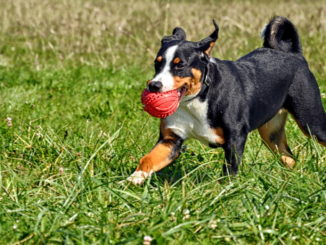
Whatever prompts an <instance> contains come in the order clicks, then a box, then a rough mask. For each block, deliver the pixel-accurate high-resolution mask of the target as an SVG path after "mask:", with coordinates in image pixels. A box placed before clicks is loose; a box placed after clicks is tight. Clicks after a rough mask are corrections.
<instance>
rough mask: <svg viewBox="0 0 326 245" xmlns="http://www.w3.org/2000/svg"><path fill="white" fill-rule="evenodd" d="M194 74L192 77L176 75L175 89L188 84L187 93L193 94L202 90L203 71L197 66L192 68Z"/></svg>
mask: <svg viewBox="0 0 326 245" xmlns="http://www.w3.org/2000/svg"><path fill="white" fill-rule="evenodd" d="M191 72H192V74H193V76H192V77H180V76H174V77H173V79H174V86H173V89H177V88H181V87H182V86H186V88H187V92H186V95H193V94H196V93H198V92H199V91H200V89H201V82H200V79H201V75H202V73H201V71H200V70H198V69H195V68H192V69H191Z"/></svg>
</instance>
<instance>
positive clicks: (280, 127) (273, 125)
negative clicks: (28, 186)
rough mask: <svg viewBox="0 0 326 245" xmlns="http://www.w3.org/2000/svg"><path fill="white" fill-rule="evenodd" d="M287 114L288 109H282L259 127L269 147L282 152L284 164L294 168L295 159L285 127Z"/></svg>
mask: <svg viewBox="0 0 326 245" xmlns="http://www.w3.org/2000/svg"><path fill="white" fill-rule="evenodd" d="M287 114H288V113H287V111H286V110H284V109H281V110H280V111H279V112H278V113H277V114H276V115H275V116H274V117H273V118H272V119H271V120H269V121H268V122H267V123H265V124H264V125H263V126H261V127H260V128H258V132H259V134H260V136H261V137H262V138H263V141H264V143H265V144H266V145H267V146H268V147H269V149H271V150H272V151H274V152H278V153H280V154H281V161H282V162H283V164H284V165H285V166H287V167H288V168H293V167H294V165H295V161H294V159H293V157H292V152H291V150H290V148H289V146H288V144H287V142H286V135H285V128H284V127H285V123H286V119H287Z"/></svg>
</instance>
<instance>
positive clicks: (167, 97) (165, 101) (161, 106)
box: [141, 89, 181, 118]
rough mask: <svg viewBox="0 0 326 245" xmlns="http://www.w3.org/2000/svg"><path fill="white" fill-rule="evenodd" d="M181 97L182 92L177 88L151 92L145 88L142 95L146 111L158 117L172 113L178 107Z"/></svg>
mask: <svg viewBox="0 0 326 245" xmlns="http://www.w3.org/2000/svg"><path fill="white" fill-rule="evenodd" d="M180 99H181V94H180V92H178V90H177V89H175V90H170V91H167V92H150V91H148V90H147V89H145V90H144V91H143V93H142V95H141V102H142V103H143V105H144V111H146V112H148V113H149V114H150V115H151V116H153V117H158V118H165V117H167V116H170V115H172V114H173V113H174V112H175V111H176V110H177V109H178V106H179V101H180Z"/></svg>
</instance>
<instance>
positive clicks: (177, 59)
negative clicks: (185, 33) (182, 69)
mask: <svg viewBox="0 0 326 245" xmlns="http://www.w3.org/2000/svg"><path fill="white" fill-rule="evenodd" d="M172 62H173V64H179V63H180V62H181V59H180V58H179V57H176V58H174V60H173V61H172Z"/></svg>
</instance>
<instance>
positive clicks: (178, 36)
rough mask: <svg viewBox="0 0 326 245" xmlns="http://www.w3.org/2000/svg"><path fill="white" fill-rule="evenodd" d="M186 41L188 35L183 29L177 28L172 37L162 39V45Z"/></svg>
mask: <svg viewBox="0 0 326 245" xmlns="http://www.w3.org/2000/svg"><path fill="white" fill-rule="evenodd" d="M185 39H186V33H185V31H184V30H183V29H182V28H181V27H176V28H174V29H173V31H172V35H171V36H165V37H163V39H162V44H163V43H166V42H170V41H173V40H175V41H183V40H185Z"/></svg>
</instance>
